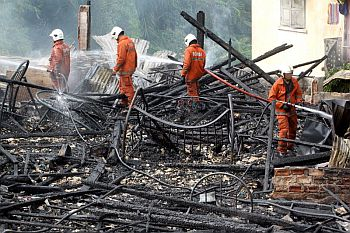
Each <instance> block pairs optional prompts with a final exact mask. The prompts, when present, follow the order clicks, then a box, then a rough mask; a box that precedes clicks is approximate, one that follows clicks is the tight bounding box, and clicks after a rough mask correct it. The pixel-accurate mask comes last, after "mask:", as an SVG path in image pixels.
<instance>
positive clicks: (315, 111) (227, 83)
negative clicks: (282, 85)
mask: <svg viewBox="0 0 350 233" xmlns="http://www.w3.org/2000/svg"><path fill="white" fill-rule="evenodd" d="M205 71H206V72H207V73H208V74H210V75H211V76H212V77H214V78H215V79H217V80H218V81H220V82H222V83H223V84H225V85H226V86H229V87H231V88H233V89H235V90H236V91H239V92H241V93H243V94H245V95H247V96H250V97H253V98H255V99H258V100H261V101H264V102H267V103H269V102H270V101H268V100H267V99H265V98H262V97H261V96H258V95H254V94H252V93H249V92H247V91H245V90H243V89H241V88H239V87H237V86H235V85H233V84H231V83H229V82H227V81H226V80H224V79H222V78H220V77H219V76H217V75H216V74H215V73H213V72H212V71H211V70H208V69H205ZM276 102H280V103H283V104H287V105H290V106H293V107H295V108H298V109H301V110H304V111H307V112H311V113H314V114H317V115H319V116H321V117H323V118H326V119H329V120H332V118H333V117H332V115H331V114H328V113H325V112H323V111H319V110H316V109H312V108H308V107H304V106H300V105H296V104H292V103H288V102H284V101H280V100H276Z"/></svg>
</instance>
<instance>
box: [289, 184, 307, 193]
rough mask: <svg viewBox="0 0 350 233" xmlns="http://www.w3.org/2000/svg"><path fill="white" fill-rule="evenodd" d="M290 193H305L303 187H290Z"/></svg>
mask: <svg viewBox="0 0 350 233" xmlns="http://www.w3.org/2000/svg"><path fill="white" fill-rule="evenodd" d="M288 192H291V193H301V192H303V186H301V185H290V186H289V188H288Z"/></svg>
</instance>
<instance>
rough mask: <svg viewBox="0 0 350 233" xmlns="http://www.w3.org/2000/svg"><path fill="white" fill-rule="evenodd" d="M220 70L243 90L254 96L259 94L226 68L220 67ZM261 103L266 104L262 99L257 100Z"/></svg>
mask: <svg viewBox="0 0 350 233" xmlns="http://www.w3.org/2000/svg"><path fill="white" fill-rule="evenodd" d="M220 71H221V72H222V73H223V74H225V75H226V76H227V77H229V78H230V79H232V80H233V81H234V82H235V83H237V84H238V85H239V86H240V87H241V88H243V90H245V91H247V92H249V93H251V94H253V95H256V96H260V94H259V93H257V92H255V91H254V90H253V89H251V88H250V87H249V86H248V85H247V84H245V83H244V82H242V81H241V80H240V79H238V78H236V77H235V76H234V75H232V74H231V73H230V72H229V71H228V70H226V69H225V68H221V69H220ZM258 101H259V102H260V103H261V104H262V105H264V106H266V105H267V104H266V103H265V102H263V101H260V100H258Z"/></svg>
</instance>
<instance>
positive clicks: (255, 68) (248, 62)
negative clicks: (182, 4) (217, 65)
mask: <svg viewBox="0 0 350 233" xmlns="http://www.w3.org/2000/svg"><path fill="white" fill-rule="evenodd" d="M181 15H182V17H184V19H186V20H187V21H188V22H189V23H190V24H192V25H193V26H195V27H196V28H198V29H199V30H201V31H203V32H204V33H205V34H206V35H207V36H208V37H209V38H210V39H212V40H213V41H215V42H216V43H217V44H218V45H220V46H221V47H222V48H224V49H225V50H226V51H228V52H230V53H231V54H232V55H233V56H235V57H236V58H237V59H238V60H240V61H241V62H242V63H243V64H244V65H246V66H248V67H249V68H251V69H252V70H253V71H254V72H256V73H257V74H259V75H261V77H263V78H264V79H265V80H266V81H268V82H269V83H270V84H273V83H274V82H275V80H274V79H273V78H271V77H270V76H269V75H268V74H266V73H265V72H264V71H263V70H262V69H261V68H260V67H258V66H257V65H256V64H255V63H254V62H253V61H251V60H249V59H248V58H246V57H244V56H243V55H242V54H241V53H239V52H238V51H237V50H235V49H234V48H232V47H230V46H229V45H228V44H227V43H226V42H225V41H224V40H222V39H221V38H219V37H218V36H217V35H215V34H214V33H213V32H212V31H210V30H209V29H207V28H206V27H204V26H202V25H201V24H200V23H198V22H197V20H195V19H194V18H192V17H191V16H190V15H189V14H187V13H186V12H184V11H182V12H181Z"/></svg>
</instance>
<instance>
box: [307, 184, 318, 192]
mask: <svg viewBox="0 0 350 233" xmlns="http://www.w3.org/2000/svg"><path fill="white" fill-rule="evenodd" d="M304 190H305V192H307V193H318V192H319V191H320V186H318V185H307V186H304Z"/></svg>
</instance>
